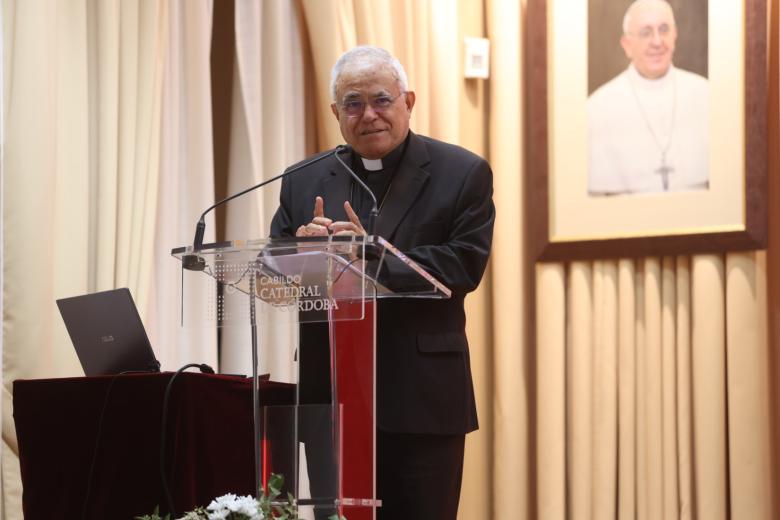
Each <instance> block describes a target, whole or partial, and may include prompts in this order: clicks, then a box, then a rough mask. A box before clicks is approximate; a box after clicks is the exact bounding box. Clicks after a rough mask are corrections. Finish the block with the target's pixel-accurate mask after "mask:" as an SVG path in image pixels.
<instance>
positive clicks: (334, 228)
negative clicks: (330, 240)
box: [328, 201, 366, 235]
mask: <svg viewBox="0 0 780 520" xmlns="http://www.w3.org/2000/svg"><path fill="white" fill-rule="evenodd" d="M344 211H346V212H347V218H348V219H349V222H342V221H339V222H333V223H332V224H330V225H329V226H328V229H329V230H330V232H331V233H333V234H334V235H365V234H366V230H365V229H363V225H362V224H361V223H360V217H358V216H357V213H355V210H353V209H352V206H351V205H350V203H349V201H345V202H344Z"/></svg>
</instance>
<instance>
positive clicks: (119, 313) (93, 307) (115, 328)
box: [57, 288, 160, 376]
mask: <svg viewBox="0 0 780 520" xmlns="http://www.w3.org/2000/svg"><path fill="white" fill-rule="evenodd" d="M57 307H59V309H60V314H61V315H62V319H63V321H64V322H65V327H66V328H67V329H68V334H69V335H70V339H71V341H72V342H73V346H74V348H75V349H76V354H77V355H78V357H79V361H80V362H81V367H82V368H83V369H84V373H85V374H86V375H87V376H97V375H105V374H119V373H122V372H158V371H159V370H160V363H159V362H158V361H157V359H156V358H155V357H154V352H153V351H152V346H151V344H150V343H149V338H148V337H147V335H146V330H145V329H144V325H143V323H142V322H141V317H140V316H139V315H138V310H137V309H136V307H135V303H134V302H133V297H132V295H131V294H130V290H129V289H127V288H122V289H113V290H110V291H103V292H98V293H93V294H85V295H82V296H74V297H72V298H63V299H61V300H57Z"/></svg>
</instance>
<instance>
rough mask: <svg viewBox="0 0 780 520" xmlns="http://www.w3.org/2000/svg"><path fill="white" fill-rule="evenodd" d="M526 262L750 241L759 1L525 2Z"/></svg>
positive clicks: (759, 169)
mask: <svg viewBox="0 0 780 520" xmlns="http://www.w3.org/2000/svg"><path fill="white" fill-rule="evenodd" d="M526 22H527V23H526V28H527V29H526V38H527V40H526V49H527V53H526V77H527V83H526V84H527V85H528V88H527V90H526V117H527V120H526V133H527V138H528V149H527V152H526V161H527V163H526V172H527V174H528V176H529V177H528V183H527V190H526V193H527V196H528V201H527V208H528V211H529V215H528V220H529V223H530V232H531V233H530V234H531V241H532V248H533V254H534V257H535V258H536V259H537V260H574V259H586V258H610V257H627V256H645V255H669V254H691V253H702V252H715V251H725V250H744V249H761V248H764V247H766V236H767V202H766V200H767V199H766V186H767V156H768V153H767V152H768V151H767V138H766V132H767V114H766V106H767V77H766V74H767V65H766V59H767V5H766V0H733V1H729V2H721V1H716V0H709V1H708V0H669V1H668V2H667V1H666V0H641V1H639V2H633V0H529V1H528V7H527V12H526Z"/></svg>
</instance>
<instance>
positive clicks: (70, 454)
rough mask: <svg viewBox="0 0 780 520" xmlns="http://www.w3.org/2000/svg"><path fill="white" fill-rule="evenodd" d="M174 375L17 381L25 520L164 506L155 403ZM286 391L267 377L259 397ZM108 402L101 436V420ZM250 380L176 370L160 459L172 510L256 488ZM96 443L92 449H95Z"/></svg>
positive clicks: (112, 516)
mask: <svg viewBox="0 0 780 520" xmlns="http://www.w3.org/2000/svg"><path fill="white" fill-rule="evenodd" d="M171 375H172V374H171V373H163V374H131V375H123V376H119V377H118V378H117V380H116V381H115V382H114V384H113V387H112V388H111V390H110V393H108V399H107V401H106V395H107V390H108V388H109V384H110V382H111V380H112V376H102V377H91V378H65V379H38V380H18V381H14V419H15V422H16V433H17V437H18V440H19V458H20V463H21V474H22V483H23V486H24V491H23V493H24V494H23V507H24V515H25V519H26V520H36V519H45V520H56V519H67V520H74V519H79V518H82V508H83V506H84V499H85V496H86V492H87V480H88V479H87V476H88V474H89V468H90V463H91V462H92V460H93V454H95V453H96V456H95V469H94V472H93V477H92V479H91V491H90V500H89V503H88V508H87V515H86V518H90V519H100V520H122V519H131V518H133V517H134V516H136V515H142V514H147V513H151V512H152V510H153V509H154V507H155V506H156V505H160V506H161V507H160V509H161V511H163V510H167V507H165V503H166V502H165V498H164V494H163V491H162V487H161V481H160V476H159V453H160V451H159V440H160V425H161V415H162V403H163V395H164V392H165V387H166V385H167V383H168V381H169V380H170V378H171ZM292 399H293V389H292V387H291V386H289V385H285V384H281V383H272V382H264V383H262V387H261V390H260V400H261V403H263V404H289V403H290V402H292ZM104 402H107V403H108V404H107V407H106V412H105V415H104V418H103V425H102V433H101V435H100V441H99V443H98V439H97V435H98V420H99V416H100V411H101V409H102V407H103V403H104ZM251 403H252V386H251V381H250V380H247V379H244V378H237V377H229V376H220V375H206V374H198V373H183V374H181V375H180V376H179V377H178V378H177V379H176V382H175V387H174V390H173V393H172V395H171V401H170V409H169V415H168V423H167V424H168V435H167V448H166V450H167V454H166V458H167V467H168V468H170V472H169V475H170V477H169V478H170V481H169V482H170V484H171V491H172V494H173V497H174V503H175V504H176V510H177V513H179V514H181V513H182V512H184V511H188V510H191V509H192V508H193V507H195V506H196V505H204V506H205V505H207V504H208V503H209V502H210V501H211V500H212V499H213V498H215V497H217V496H220V495H223V494H225V493H228V492H231V493H236V494H241V495H246V494H250V495H252V494H254V489H253V488H254V478H253V460H254V458H253V445H252V404H251ZM96 445H97V451H96V450H95V447H96Z"/></svg>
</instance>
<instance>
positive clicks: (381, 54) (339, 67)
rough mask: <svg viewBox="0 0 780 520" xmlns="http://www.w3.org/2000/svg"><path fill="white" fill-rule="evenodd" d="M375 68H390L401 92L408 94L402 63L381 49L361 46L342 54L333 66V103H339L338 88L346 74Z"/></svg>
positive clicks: (331, 78) (331, 90)
mask: <svg viewBox="0 0 780 520" xmlns="http://www.w3.org/2000/svg"><path fill="white" fill-rule="evenodd" d="M375 67H387V68H389V69H390V71H391V72H392V73H393V75H394V76H395V79H396V81H398V85H399V86H400V87H401V91H402V92H406V91H407V90H408V85H407V83H408V81H407V79H406V71H405V70H404V67H403V65H401V62H400V61H398V60H397V59H396V58H395V57H393V55H392V54H390V53H389V52H388V51H386V50H385V49H383V48H381V47H374V46H371V45H361V46H359V47H354V48H352V49H350V50H348V51H347V52H345V53H344V54H342V55H341V57H340V58H339V59H338V60H336V64H335V65H333V70H331V73H330V95H331V97H332V98H333V101H334V102H335V101H338V100H337V99H336V88H337V87H338V81H339V78H340V77H341V75H342V74H343V73H344V72H346V71H350V72H351V71H353V70H354V71H360V70H365V69H371V68H375Z"/></svg>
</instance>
